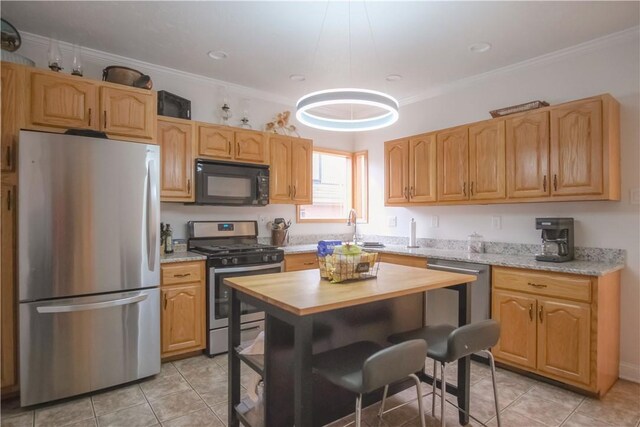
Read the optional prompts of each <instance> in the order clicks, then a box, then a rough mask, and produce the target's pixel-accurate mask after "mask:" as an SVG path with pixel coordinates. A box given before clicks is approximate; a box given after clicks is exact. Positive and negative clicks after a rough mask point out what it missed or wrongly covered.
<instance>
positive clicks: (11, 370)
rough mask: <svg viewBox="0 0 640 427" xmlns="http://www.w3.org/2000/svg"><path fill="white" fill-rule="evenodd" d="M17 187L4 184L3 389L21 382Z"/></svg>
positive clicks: (0, 232)
mask: <svg viewBox="0 0 640 427" xmlns="http://www.w3.org/2000/svg"><path fill="white" fill-rule="evenodd" d="M16 199H17V198H16V187H15V185H11V184H7V183H4V182H3V183H2V200H1V203H2V204H1V206H0V209H1V220H2V224H1V225H0V227H1V228H0V241H1V242H2V248H1V249H0V250H1V252H2V281H1V283H0V285H1V287H0V292H1V293H2V300H1V301H0V310H1V311H0V320H1V322H0V325H1V333H2V335H1V336H2V347H1V352H0V357H1V359H0V373H1V383H2V384H1V385H2V389H3V390H6V389H7V388H11V387H14V386H16V385H17V384H18V375H17V359H16V354H17V346H18V340H17V334H16V331H17V325H16V307H17V301H16V253H15V247H16Z"/></svg>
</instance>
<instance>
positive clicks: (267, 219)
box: [258, 215, 269, 225]
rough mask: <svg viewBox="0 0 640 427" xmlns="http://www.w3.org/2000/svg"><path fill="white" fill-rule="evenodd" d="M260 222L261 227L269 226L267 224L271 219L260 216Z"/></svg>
mask: <svg viewBox="0 0 640 427" xmlns="http://www.w3.org/2000/svg"><path fill="white" fill-rule="evenodd" d="M258 222H259V223H260V225H267V222H269V217H268V216H266V215H260V216H259V217H258Z"/></svg>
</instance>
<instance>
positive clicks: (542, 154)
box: [506, 111, 551, 199]
mask: <svg viewBox="0 0 640 427" xmlns="http://www.w3.org/2000/svg"><path fill="white" fill-rule="evenodd" d="M506 129H507V188H508V195H509V198H514V199H517V198H527V197H545V196H548V195H549V188H550V187H551V186H550V185H549V178H548V175H549V112H548V111H542V112H539V113H528V114H525V115H524V116H519V117H513V118H510V119H507V120H506Z"/></svg>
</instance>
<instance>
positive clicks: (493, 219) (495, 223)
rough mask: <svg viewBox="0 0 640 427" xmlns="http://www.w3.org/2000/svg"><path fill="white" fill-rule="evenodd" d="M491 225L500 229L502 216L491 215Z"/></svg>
mask: <svg viewBox="0 0 640 427" xmlns="http://www.w3.org/2000/svg"><path fill="white" fill-rule="evenodd" d="M491 227H492V228H493V229H494V230H500V229H501V228H502V217H501V216H492V217H491Z"/></svg>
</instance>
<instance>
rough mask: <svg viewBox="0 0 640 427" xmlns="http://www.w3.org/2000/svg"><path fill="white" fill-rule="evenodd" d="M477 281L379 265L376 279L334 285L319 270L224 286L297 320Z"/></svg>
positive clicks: (238, 279)
mask: <svg viewBox="0 0 640 427" xmlns="http://www.w3.org/2000/svg"><path fill="white" fill-rule="evenodd" d="M474 280H476V277H475V276H471V275H468V274H458V273H449V272H445V271H436V270H427V269H426V268H417V267H406V266H402V265H396V264H387V263H380V269H379V270H378V276H377V277H376V278H373V279H367V280H357V281H351V282H346V283H331V282H329V281H328V280H323V279H321V278H320V272H319V270H317V269H316V270H302V271H291V272H287V273H274V274H262V275H256V276H242V277H230V278H228V279H225V280H224V283H225V284H226V285H227V286H229V287H232V288H234V289H236V290H238V291H240V292H242V293H245V294H247V295H250V296H252V297H254V298H257V299H258V300H260V301H263V302H265V303H267V304H271V305H274V306H277V307H279V308H281V309H283V310H286V311H288V312H290V313H293V314H295V315H297V316H305V315H309V314H314V313H322V312H325V311H330V310H336V309H340V308H345V307H351V306H355V305H360V304H366V303H369V302H374V301H381V300H385V299H390V298H396V297H401V296H404V295H410V294H415V293H418V292H425V291H430V290H433V289H439V288H444V287H447V286H453V285H459V284H463V283H470V282H473V281H474Z"/></svg>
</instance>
